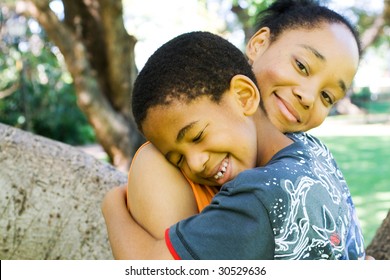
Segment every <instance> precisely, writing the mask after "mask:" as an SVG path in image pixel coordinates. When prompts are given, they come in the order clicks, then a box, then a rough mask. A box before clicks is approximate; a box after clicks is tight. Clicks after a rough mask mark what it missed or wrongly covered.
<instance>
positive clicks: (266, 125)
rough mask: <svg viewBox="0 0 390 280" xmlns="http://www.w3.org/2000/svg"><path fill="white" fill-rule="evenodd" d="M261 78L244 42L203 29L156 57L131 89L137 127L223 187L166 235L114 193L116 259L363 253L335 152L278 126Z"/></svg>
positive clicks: (110, 201)
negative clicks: (150, 229)
mask: <svg viewBox="0 0 390 280" xmlns="http://www.w3.org/2000/svg"><path fill="white" fill-rule="evenodd" d="M356 51H357V50H356ZM255 80H256V79H255V77H254V75H253V73H252V71H251V68H250V66H249V65H248V64H247V63H246V61H245V59H244V57H243V56H242V55H240V51H239V50H238V49H237V48H235V47H234V46H233V45H231V44H230V43H228V42H227V41H225V40H223V39H222V38H220V37H218V36H216V35H212V34H210V33H206V32H195V33H189V34H184V35H181V36H178V37H176V38H174V39H173V40H171V41H170V42H168V43H166V44H165V45H163V46H162V47H161V48H160V49H159V50H157V51H156V52H155V53H154V54H153V55H152V56H151V57H150V59H149V60H148V62H147V63H146V65H145V66H144V68H143V69H142V71H141V72H140V74H139V76H138V77H137V81H136V83H135V87H134V93H133V112H134V116H135V120H136V122H137V124H138V125H139V128H140V130H141V131H142V132H143V133H144V135H145V137H146V138H147V139H148V140H150V141H151V142H152V143H153V145H154V146H155V147H157V148H158V150H159V151H160V152H161V153H162V154H163V155H164V156H165V158H166V159H167V160H168V161H169V162H171V163H172V164H173V165H175V166H177V167H178V168H180V169H181V170H183V172H184V174H185V175H186V176H187V177H188V178H189V179H191V180H193V181H196V182H200V183H203V184H207V185H211V184H216V183H218V184H223V183H225V182H227V183H226V184H224V185H223V187H222V188H221V190H220V191H219V192H218V193H217V194H216V195H215V197H214V198H213V200H212V202H211V204H210V205H209V206H207V207H206V208H205V209H204V210H203V211H202V212H201V213H200V214H198V215H195V216H192V217H191V218H188V219H186V220H183V221H180V222H179V223H177V224H176V225H174V226H172V227H170V228H169V230H167V232H166V236H165V240H164V239H159V238H154V237H153V236H151V235H150V234H148V233H147V232H146V231H144V230H143V229H142V228H140V227H139V226H138V225H137V224H136V223H135V222H134V221H132V220H131V219H130V217H129V216H128V215H127V216H126V214H125V213H124V212H126V208H125V207H123V205H124V202H125V196H124V195H123V193H122V192H121V191H120V189H119V191H118V190H114V191H112V192H110V193H109V194H108V195H107V197H106V199H105V201H104V203H103V213H104V215H105V218H106V223H107V228H108V232H109V237H110V241H111V245H112V248H113V251H114V255H115V256H116V257H119V258H123V257H124V258H158V259H162V258H169V257H171V256H170V255H169V254H168V252H170V253H171V254H172V256H173V257H175V258H181V259H274V258H275V259H357V258H362V257H364V246H363V239H362V234H361V230H360V228H359V226H358V223H357V219H356V213H355V209H354V206H353V203H352V200H351V197H350V193H349V190H348V187H347V185H346V182H345V180H344V178H343V176H342V174H341V172H340V170H339V169H338V168H337V165H336V163H335V162H334V160H333V157H332V156H331V154H330V153H329V151H328V150H327V148H326V147H325V146H324V145H323V144H322V143H321V142H320V141H319V140H317V139H315V138H314V137H312V136H310V135H307V134H305V133H296V134H286V135H284V134H283V133H281V132H280V131H279V130H278V129H277V128H276V127H275V126H273V125H272V123H271V122H270V121H269V119H268V118H267V116H266V114H265V113H264V111H263V109H262V108H261V107H262V106H259V103H260V94H259V91H258V89H257V86H256V83H255ZM256 166H257V167H258V168H255V169H251V168H253V167H256ZM233 178H234V179H233ZM120 199H121V200H122V201H120ZM118 202H119V203H118ZM121 204H122V205H121ZM131 207H132V205H130V208H131ZM123 232H126V233H125V234H124V233H123Z"/></svg>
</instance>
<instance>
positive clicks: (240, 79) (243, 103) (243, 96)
mask: <svg viewBox="0 0 390 280" xmlns="http://www.w3.org/2000/svg"><path fill="white" fill-rule="evenodd" d="M230 89H231V92H233V93H234V96H235V97H236V100H237V102H238V104H239V106H240V107H241V108H242V110H243V113H244V115H246V116H251V115H253V114H254V113H255V112H256V111H257V109H258V108H259V105H260V92H259V89H258V88H257V86H256V85H255V83H254V82H253V81H252V80H251V79H250V78H248V77H247V76H245V75H236V76H234V77H233V78H232V80H231V81H230Z"/></svg>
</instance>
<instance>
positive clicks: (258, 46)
mask: <svg viewBox="0 0 390 280" xmlns="http://www.w3.org/2000/svg"><path fill="white" fill-rule="evenodd" d="M270 40H271V30H270V29H269V28H268V27H263V28H261V29H260V30H259V31H257V32H256V34H255V35H253V36H252V38H251V39H250V40H249V42H248V44H247V45H246V50H245V53H246V56H247V57H248V59H249V64H252V63H253V61H254V60H255V59H256V56H258V55H259V54H262V53H263V52H264V51H265V50H266V49H267V48H268V46H269V44H270Z"/></svg>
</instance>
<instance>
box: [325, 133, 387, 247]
mask: <svg viewBox="0 0 390 280" xmlns="http://www.w3.org/2000/svg"><path fill="white" fill-rule="evenodd" d="M319 138H320V139H321V140H322V141H323V142H324V143H325V144H326V145H327V146H328V147H329V149H330V150H331V151H332V153H333V156H334V157H335V159H336V161H337V164H338V165H339V167H340V169H341V170H342V172H343V174H344V176H345V178H346V180H347V182H348V185H349V188H350V191H351V194H352V199H353V201H354V203H355V206H356V209H357V214H358V217H359V219H360V223H361V226H362V230H363V235H364V238H365V243H366V246H367V245H368V244H369V243H370V242H371V240H372V238H373V236H374V235H375V232H376V230H377V229H378V227H379V226H380V224H381V223H382V221H383V219H384V218H385V217H386V215H387V212H388V211H389V209H390V136H359V137H340V136H339V137H328V136H327V137H319Z"/></svg>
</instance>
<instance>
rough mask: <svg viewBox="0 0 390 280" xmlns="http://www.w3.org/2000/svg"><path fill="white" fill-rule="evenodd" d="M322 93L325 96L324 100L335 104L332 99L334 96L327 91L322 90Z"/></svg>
mask: <svg viewBox="0 0 390 280" xmlns="http://www.w3.org/2000/svg"><path fill="white" fill-rule="evenodd" d="M321 95H322V98H324V100H325V101H326V102H327V103H328V104H329V105H333V104H334V101H333V99H332V97H331V96H330V95H329V94H328V93H327V92H325V91H323V92H321Z"/></svg>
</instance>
